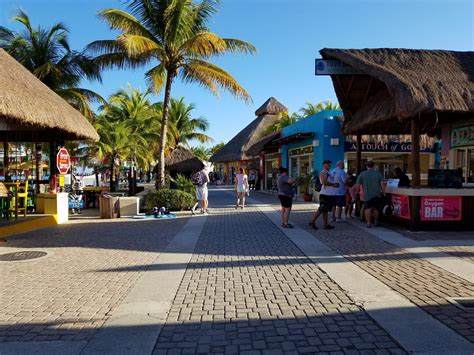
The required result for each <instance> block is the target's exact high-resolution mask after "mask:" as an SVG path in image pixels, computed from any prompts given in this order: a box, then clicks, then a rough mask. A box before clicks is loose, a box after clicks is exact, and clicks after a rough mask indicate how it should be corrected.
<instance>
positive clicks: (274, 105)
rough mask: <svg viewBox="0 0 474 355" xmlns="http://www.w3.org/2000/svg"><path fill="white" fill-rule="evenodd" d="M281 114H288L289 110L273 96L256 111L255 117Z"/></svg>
mask: <svg viewBox="0 0 474 355" xmlns="http://www.w3.org/2000/svg"><path fill="white" fill-rule="evenodd" d="M280 112H288V109H287V108H286V107H285V106H284V105H283V104H281V103H280V102H279V101H278V100H277V99H275V98H274V97H273V96H272V97H270V98H269V99H268V100H267V101H265V103H264V104H263V105H262V106H260V107H259V108H258V109H257V111H255V116H262V115H278V114H279V113H280Z"/></svg>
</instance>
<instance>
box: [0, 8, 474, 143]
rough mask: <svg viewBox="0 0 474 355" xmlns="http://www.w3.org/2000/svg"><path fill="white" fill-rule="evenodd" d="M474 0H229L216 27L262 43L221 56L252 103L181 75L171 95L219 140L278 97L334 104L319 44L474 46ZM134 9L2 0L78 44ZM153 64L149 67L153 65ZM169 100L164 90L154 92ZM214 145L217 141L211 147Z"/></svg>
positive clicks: (138, 74)
mask: <svg viewBox="0 0 474 355" xmlns="http://www.w3.org/2000/svg"><path fill="white" fill-rule="evenodd" d="M473 3H474V1H473V0H445V1H441V0H363V1H358V0H345V1H343V0H327V1H320V0H221V3H220V6H219V11H218V13H217V14H215V15H214V17H213V18H212V20H211V21H210V23H209V27H210V29H211V30H212V31H213V32H215V33H217V34H219V35H220V36H222V37H225V38H239V39H242V40H245V41H248V42H250V43H252V44H253V45H254V46H255V47H256V48H257V53H256V54H255V55H232V54H229V55H226V56H225V57H221V58H218V59H217V60H214V61H213V62H214V63H216V64H218V65H220V66H221V67H223V68H224V69H225V70H227V71H228V72H230V73H231V74H232V75H233V76H234V77H235V78H236V79H237V80H238V82H239V83H240V84H241V85H242V86H243V87H244V88H245V89H246V90H247V92H248V93H249V94H250V95H251V97H252V100H253V102H252V103H250V104H247V103H245V102H243V101H239V100H237V99H236V98H234V97H233V96H231V95H230V94H228V93H226V92H221V94H220V97H219V98H216V97H215V96H214V95H213V94H212V93H211V92H210V91H208V90H207V89H205V88H202V87H200V86H197V85H190V84H183V83H181V82H179V81H177V82H176V83H175V84H174V86H173V88H172V96H173V97H175V98H179V97H185V101H186V102H188V103H194V104H195V105H196V110H195V115H196V116H203V117H205V118H207V120H208V121H209V124H210V128H209V130H208V131H207V133H208V134H209V135H210V136H211V137H213V138H214V139H215V142H214V143H217V142H220V141H225V142H227V141H229V140H230V139H231V138H232V137H233V136H234V135H236V134H237V133H238V132H239V131H240V130H241V129H242V128H244V127H245V126H246V125H247V124H249V123H250V122H251V121H252V120H253V119H255V110H256V109H258V108H259V107H260V106H261V105H262V104H263V103H264V102H265V101H266V100H267V99H268V98H269V97H271V96H273V97H275V98H276V99H277V100H278V101H280V102H281V103H282V104H284V105H285V106H286V107H287V108H288V109H289V111H290V113H291V112H294V111H297V110H299V108H300V107H302V106H303V105H304V104H305V103H306V102H308V101H309V102H313V103H316V102H320V101H326V100H331V101H336V100H337V99H336V95H335V93H334V89H333V86H332V82H331V80H330V79H329V77H323V76H315V75H314V60H315V59H316V58H319V57H320V55H319V50H320V49H322V48H325V47H329V48H380V47H403V48H423V49H447V50H459V51H472V50H474V21H473V20H474V5H473ZM105 8H121V9H126V1H124V0H0V24H1V25H2V26H5V27H7V28H10V29H19V26H18V25H17V24H15V23H14V22H13V21H12V20H11V18H12V17H13V16H14V15H15V13H16V12H17V11H18V9H23V10H24V11H25V12H27V13H28V15H29V16H30V20H31V21H32V23H33V24H34V26H36V25H38V24H40V25H41V26H51V25H52V24H54V23H57V22H63V23H65V24H66V25H67V27H68V29H69V31H70V44H71V47H72V48H73V49H76V50H82V49H83V48H84V47H85V46H86V45H87V44H88V43H90V42H92V41H94V40H97V39H112V38H114V34H115V33H114V32H112V31H111V30H109V28H108V27H107V25H106V24H105V23H104V22H102V21H101V20H100V19H99V18H98V17H97V13H98V12H99V11H100V10H103V9H105ZM148 68H149V67H148ZM145 69H146V68H143V69H137V70H120V71H119V70H112V71H107V72H105V73H104V75H103V81H102V83H98V82H84V83H82V86H83V87H85V88H89V89H92V90H94V91H96V92H98V93H99V94H101V95H102V96H103V97H108V96H109V95H110V94H112V93H114V92H116V91H117V90H118V89H120V88H124V87H127V85H128V84H130V85H131V86H132V87H134V88H140V89H142V90H145V89H146V84H145V81H144V75H143V73H144V72H145ZM152 99H153V100H154V101H162V100H163V92H161V93H159V94H158V95H156V96H153V97H152ZM210 145H212V144H210Z"/></svg>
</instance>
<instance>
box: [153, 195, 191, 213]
mask: <svg viewBox="0 0 474 355" xmlns="http://www.w3.org/2000/svg"><path fill="white" fill-rule="evenodd" d="M145 203H146V208H147V211H148V212H149V213H150V212H151V211H152V209H153V207H158V208H160V207H166V208H168V209H169V210H171V211H182V210H188V209H190V208H191V207H193V205H194V203H195V198H194V196H193V195H191V194H190V193H187V192H184V191H181V190H171V189H160V190H156V191H152V192H150V193H148V194H147V195H146V197H145Z"/></svg>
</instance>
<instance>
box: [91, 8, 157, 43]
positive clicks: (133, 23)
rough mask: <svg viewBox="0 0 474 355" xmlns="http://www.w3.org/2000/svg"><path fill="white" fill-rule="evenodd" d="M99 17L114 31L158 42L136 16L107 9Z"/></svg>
mask: <svg viewBox="0 0 474 355" xmlns="http://www.w3.org/2000/svg"><path fill="white" fill-rule="evenodd" d="M99 17H100V18H102V19H104V20H105V21H106V22H107V23H108V24H109V26H110V28H112V29H115V30H119V31H122V32H123V33H126V34H132V35H137V36H141V37H145V38H147V39H149V40H151V41H156V37H155V36H154V35H153V34H152V33H151V32H150V31H149V30H148V29H147V28H146V27H145V26H144V25H143V24H142V23H141V22H140V21H139V20H138V19H137V18H136V17H135V16H133V15H132V14H129V13H128V12H126V11H123V10H118V9H106V10H103V11H101V12H100V13H99Z"/></svg>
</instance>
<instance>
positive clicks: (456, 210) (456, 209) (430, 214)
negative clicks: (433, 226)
mask: <svg viewBox="0 0 474 355" xmlns="http://www.w3.org/2000/svg"><path fill="white" fill-rule="evenodd" d="M461 207H462V200H461V197H459V196H457V197H456V196H454V197H453V196H440V197H437V196H426V197H422V198H421V220H422V221H460V220H461V217H462V209H461Z"/></svg>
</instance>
